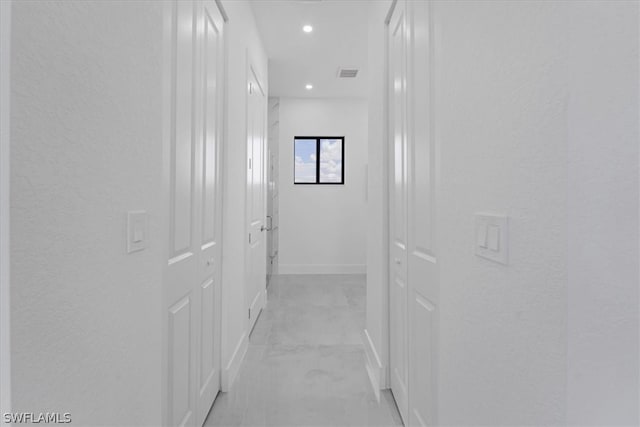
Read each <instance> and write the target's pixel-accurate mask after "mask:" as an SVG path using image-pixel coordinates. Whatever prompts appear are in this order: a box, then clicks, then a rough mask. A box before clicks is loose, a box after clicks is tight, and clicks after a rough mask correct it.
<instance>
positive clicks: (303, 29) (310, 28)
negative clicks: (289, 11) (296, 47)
mask: <svg viewBox="0 0 640 427" xmlns="http://www.w3.org/2000/svg"><path fill="white" fill-rule="evenodd" d="M302 31H304V32H305V33H310V32H311V31H313V27H312V26H311V25H305V26H304V27H302Z"/></svg>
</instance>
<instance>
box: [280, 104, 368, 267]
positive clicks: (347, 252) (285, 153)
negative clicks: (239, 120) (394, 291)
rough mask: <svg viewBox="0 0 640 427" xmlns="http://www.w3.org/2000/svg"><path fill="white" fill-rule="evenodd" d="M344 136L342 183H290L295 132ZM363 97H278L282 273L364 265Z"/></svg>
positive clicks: (296, 134)
mask: <svg viewBox="0 0 640 427" xmlns="http://www.w3.org/2000/svg"><path fill="white" fill-rule="evenodd" d="M316 135H317V136H344V137H345V142H344V144H345V147H344V152H345V154H344V156H345V157H344V159H343V160H344V161H343V165H344V168H345V169H344V181H345V184H344V185H294V184H293V169H294V155H293V139H294V137H295V136H316ZM366 163H367V102H366V100H361V99H346V98H345V99H330V98H322V99H320V98H317V99H301V98H280V242H279V246H280V249H279V250H280V262H279V268H280V274H316V273H325V274H334V273H364V272H365V271H366V269H365V264H366V237H365V225H366V201H365V196H366V181H365V165H366Z"/></svg>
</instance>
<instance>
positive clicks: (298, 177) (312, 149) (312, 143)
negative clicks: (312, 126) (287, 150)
mask: <svg viewBox="0 0 640 427" xmlns="http://www.w3.org/2000/svg"><path fill="white" fill-rule="evenodd" d="M294 145H295V148H294V151H295V153H294V155H295V175H294V182H316V140H315V139H296V140H295V141H294Z"/></svg>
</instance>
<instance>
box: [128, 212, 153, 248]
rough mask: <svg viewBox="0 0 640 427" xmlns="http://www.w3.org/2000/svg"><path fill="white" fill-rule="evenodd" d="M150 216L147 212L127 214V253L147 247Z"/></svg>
mask: <svg viewBox="0 0 640 427" xmlns="http://www.w3.org/2000/svg"><path fill="white" fill-rule="evenodd" d="M147 218H148V215H147V212H145V211H130V212H127V253H132V252H137V251H141V250H143V249H145V248H146V247H147V234H148V219H147Z"/></svg>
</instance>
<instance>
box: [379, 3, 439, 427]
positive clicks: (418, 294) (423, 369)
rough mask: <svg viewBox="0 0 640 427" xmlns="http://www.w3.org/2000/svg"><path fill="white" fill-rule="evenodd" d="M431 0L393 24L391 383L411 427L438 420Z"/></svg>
mask: <svg viewBox="0 0 640 427" xmlns="http://www.w3.org/2000/svg"><path fill="white" fill-rule="evenodd" d="M430 5H431V2H429V1H424V2H413V1H409V2H407V1H404V0H401V1H398V2H397V3H396V5H395V9H394V11H393V14H392V16H391V20H390V22H389V56H388V58H389V91H390V92H389V129H390V135H389V137H390V155H391V168H390V171H391V173H390V179H391V185H390V202H391V203H392V209H391V223H390V228H391V230H390V231H391V234H390V245H391V248H390V255H391V260H390V262H391V269H390V271H391V284H390V287H391V288H390V345H391V352H390V356H391V357H390V368H391V388H392V391H393V395H394V397H395V398H396V402H397V403H398V408H399V409H400V413H401V415H402V418H403V420H404V422H405V424H407V425H411V426H427V425H435V424H436V389H437V387H436V382H437V378H436V375H435V372H437V371H436V366H435V365H436V363H437V354H438V352H437V347H438V345H437V343H438V341H437V333H436V332H437V327H436V326H437V314H438V312H437V306H438V273H437V271H438V270H437V249H436V243H435V242H436V238H435V237H436V228H435V207H436V201H437V197H436V196H437V163H436V155H435V153H436V148H435V147H436V146H435V133H434V129H433V126H432V123H433V120H432V116H433V109H432V106H431V100H432V99H433V92H432V84H431V83H432V80H433V75H432V73H431V70H432V67H431V63H430V58H431V52H432V37H431V31H432V28H431V25H430Z"/></svg>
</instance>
